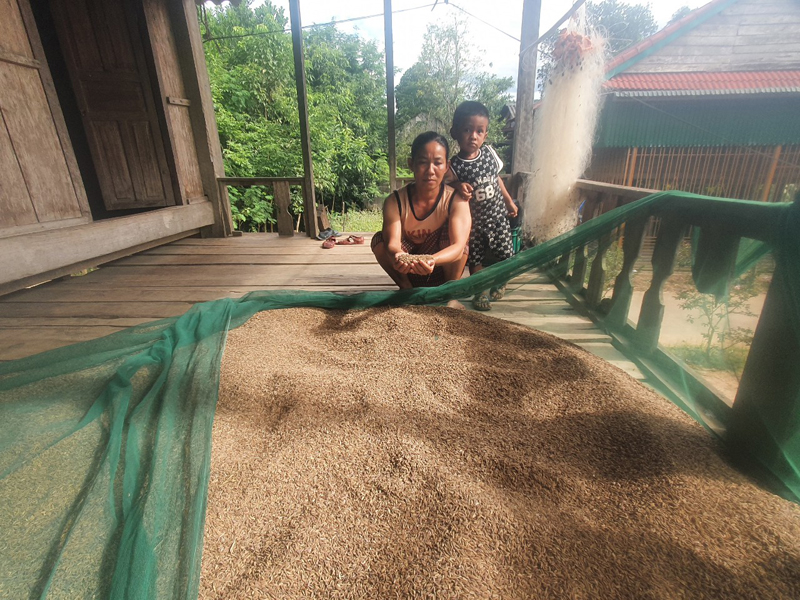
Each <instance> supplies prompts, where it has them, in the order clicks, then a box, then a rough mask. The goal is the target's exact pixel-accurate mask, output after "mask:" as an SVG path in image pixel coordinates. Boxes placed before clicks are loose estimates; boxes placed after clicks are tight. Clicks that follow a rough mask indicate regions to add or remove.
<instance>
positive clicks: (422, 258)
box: [397, 254, 433, 265]
mask: <svg viewBox="0 0 800 600" xmlns="http://www.w3.org/2000/svg"><path fill="white" fill-rule="evenodd" d="M397 260H399V261H400V262H401V263H403V264H406V265H410V264H413V263H416V262H428V261H431V260H433V255H432V254H401V255H400V256H399V257H398V258H397Z"/></svg>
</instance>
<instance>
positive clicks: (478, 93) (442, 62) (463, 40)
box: [395, 15, 512, 163]
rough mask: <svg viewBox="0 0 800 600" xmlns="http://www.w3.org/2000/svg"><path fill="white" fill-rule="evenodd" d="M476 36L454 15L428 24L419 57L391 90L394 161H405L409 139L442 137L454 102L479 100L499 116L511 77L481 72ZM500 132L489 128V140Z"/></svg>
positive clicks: (494, 116) (496, 139) (492, 114)
mask: <svg viewBox="0 0 800 600" xmlns="http://www.w3.org/2000/svg"><path fill="white" fill-rule="evenodd" d="M474 39H475V36H474V35H471V33H470V31H469V28H468V26H467V23H466V21H465V20H464V19H462V18H460V17H458V16H455V15H454V16H453V18H452V19H451V20H449V21H445V22H444V23H441V24H437V25H429V26H428V29H427V31H426V32H425V41H424V42H423V46H422V51H421V53H420V57H419V60H418V61H417V62H416V63H415V64H414V65H413V66H412V67H411V68H410V69H408V70H407V71H406V72H405V73H404V74H403V76H402V77H401V78H400V82H399V83H398V84H397V89H396V91H395V99H396V101H397V119H396V123H397V129H398V136H397V156H398V163H404V157H407V156H408V155H409V154H410V149H411V142H412V141H413V139H414V138H415V137H416V136H417V135H418V134H420V133H422V132H423V131H428V130H434V131H438V132H439V133H442V134H445V135H446V134H447V133H448V132H449V131H450V125H451V124H452V119H453V112H454V111H455V109H456V106H458V105H459V104H460V103H461V102H463V101H464V100H477V101H478V102H482V103H483V104H485V105H486V107H487V108H488V109H489V115H490V119H491V121H493V122H495V123H496V122H497V121H498V120H499V119H500V110H501V109H502V108H503V105H504V104H506V103H508V102H509V101H510V100H511V97H510V95H509V94H508V93H507V90H508V89H509V88H510V87H511V84H512V79H511V78H510V77H497V76H495V75H491V74H489V73H487V72H485V71H483V70H481V69H482V66H483V62H482V61H481V59H480V48H478V47H477V46H476V45H474V43H472V41H471V40H474ZM490 66H491V65H490ZM500 130H501V126H499V125H496V124H495V125H494V126H491V127H490V129H489V137H488V138H487V142H488V143H490V144H496V143H497V142H500V141H504V140H503V137H502V134H501V133H500ZM456 148H457V147H456V146H454V148H453V149H454V150H455V149H456Z"/></svg>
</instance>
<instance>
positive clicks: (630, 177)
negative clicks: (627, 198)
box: [625, 147, 639, 187]
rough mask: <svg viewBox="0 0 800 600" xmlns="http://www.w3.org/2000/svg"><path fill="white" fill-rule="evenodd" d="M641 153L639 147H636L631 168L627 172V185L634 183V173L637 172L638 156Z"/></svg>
mask: <svg viewBox="0 0 800 600" xmlns="http://www.w3.org/2000/svg"><path fill="white" fill-rule="evenodd" d="M638 155H639V148H638V147H636V148H634V149H633V153H632V154H631V164H630V169H629V170H628V172H627V173H626V174H625V185H627V186H628V187H631V186H632V185H633V175H634V173H636V158H637V156H638Z"/></svg>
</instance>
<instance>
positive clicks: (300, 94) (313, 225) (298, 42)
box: [289, 0, 319, 237]
mask: <svg viewBox="0 0 800 600" xmlns="http://www.w3.org/2000/svg"><path fill="white" fill-rule="evenodd" d="M289 15H290V18H291V21H292V51H293V52H294V81H295V85H296V86H297V110H298V112H299V113H300V145H301V146H302V148H303V176H304V178H305V184H304V186H303V220H304V222H305V224H306V233H307V234H308V236H309V237H317V234H318V233H319V231H318V230H317V203H316V200H315V199H314V164H313V162H312V160H311V133H310V132H309V128H308V98H307V96H306V66H305V59H304V58H303V30H302V23H301V21H300V0H289Z"/></svg>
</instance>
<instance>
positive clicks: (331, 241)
mask: <svg viewBox="0 0 800 600" xmlns="http://www.w3.org/2000/svg"><path fill="white" fill-rule="evenodd" d="M363 243H364V237H363V236H360V235H348V236H347V237H346V238H344V239H341V240H337V239H335V238H333V237H329V238H328V239H327V240H325V241H324V242H322V247H323V248H325V249H330V248H333V247H334V246H352V245H353V244H363Z"/></svg>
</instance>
